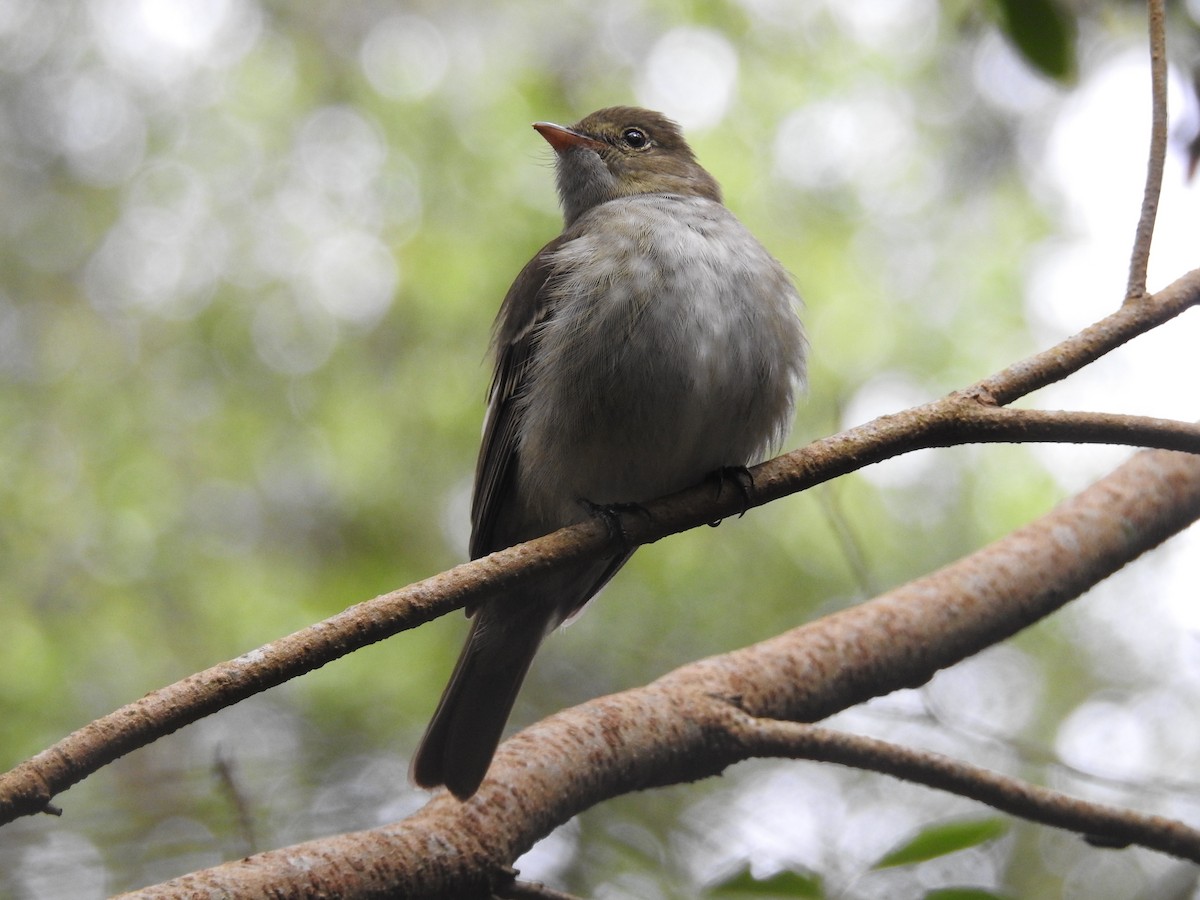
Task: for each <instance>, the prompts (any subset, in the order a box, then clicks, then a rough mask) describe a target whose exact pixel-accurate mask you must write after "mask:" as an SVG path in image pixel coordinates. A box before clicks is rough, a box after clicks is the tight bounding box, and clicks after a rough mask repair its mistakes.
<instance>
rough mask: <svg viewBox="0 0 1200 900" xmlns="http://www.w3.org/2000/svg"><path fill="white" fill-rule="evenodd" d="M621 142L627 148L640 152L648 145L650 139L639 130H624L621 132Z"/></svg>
mask: <svg viewBox="0 0 1200 900" xmlns="http://www.w3.org/2000/svg"><path fill="white" fill-rule="evenodd" d="M621 140H623V141H624V142H625V145H626V146H627V147H632V148H633V149H634V150H641V149H642V148H644V147H648V146H649V145H650V138H648V137H647V136H646V132H644V131H642V129H640V128H626V129H625V130H624V131H622V132H621Z"/></svg>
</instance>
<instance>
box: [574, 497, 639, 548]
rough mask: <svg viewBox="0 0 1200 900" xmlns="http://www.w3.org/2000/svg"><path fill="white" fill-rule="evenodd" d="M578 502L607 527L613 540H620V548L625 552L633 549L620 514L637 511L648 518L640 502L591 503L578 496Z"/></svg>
mask: <svg viewBox="0 0 1200 900" xmlns="http://www.w3.org/2000/svg"><path fill="white" fill-rule="evenodd" d="M579 502H580V504H581V505H582V506H583V507H584V508H585V509H587V511H588V512H589V513H591V514H592V515H593V516H595V517H596V518H598V519H600V520H601V521H602V522H603V523H604V527H605V528H607V529H608V536H609V537H610V538H612V539H613V540H614V541H618V542H620V544H621V549H622V550H623V551H625V552H629V551H631V550H633V549H634V545H633V543H632V542H631V541H630V540H629V534H628V532H626V531H625V525H624V524H623V523H622V521H621V516H622V515H623V514H624V513H637V514H638V515H640V516H645V517H646V518H647V519H649V518H650V513H649V511H648V510H647V509H646V507H644V506H642V504H640V503H593V502H592V501H591V500H587V499H585V498H583V497H580V498H579Z"/></svg>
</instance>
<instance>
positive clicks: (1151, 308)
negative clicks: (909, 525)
mask: <svg viewBox="0 0 1200 900" xmlns="http://www.w3.org/2000/svg"><path fill="white" fill-rule="evenodd" d="M1198 303H1200V270H1196V271H1193V272H1191V273H1189V274H1188V275H1186V276H1184V277H1183V278H1181V279H1179V280H1178V281H1176V282H1175V283H1174V284H1172V285H1170V286H1169V287H1167V288H1166V289H1164V290H1163V291H1160V292H1159V293H1158V294H1155V295H1154V296H1153V297H1148V298H1146V299H1145V300H1144V302H1141V303H1136V304H1126V305H1124V306H1123V307H1121V308H1120V309H1119V310H1117V311H1116V312H1114V313H1113V314H1112V315H1110V316H1108V317H1106V318H1105V319H1103V320H1102V321H1100V322H1098V323H1096V324H1095V325H1092V326H1089V327H1088V328H1086V329H1084V330H1083V331H1082V332H1080V333H1079V334H1078V335H1075V336H1073V337H1071V338H1068V339H1067V340H1065V341H1063V342H1062V343H1060V344H1058V345H1057V346H1056V347H1054V348H1052V349H1051V350H1047V351H1045V352H1043V353H1039V354H1037V355H1035V356H1033V357H1030V358H1029V359H1027V360H1025V361H1023V362H1021V363H1018V364H1016V365H1014V366H1010V367H1008V368H1007V369H1004V370H1003V371H1001V372H999V373H997V374H996V375H993V376H991V377H990V378H987V379H985V380H983V381H981V382H979V383H977V384H975V385H973V386H971V387H969V388H967V389H965V390H963V391H958V392H956V393H953V394H950V395H949V396H947V397H944V398H942V399H941V400H937V401H934V402H933V403H929V404H926V405H924V406H919V407H915V408H913V409H910V410H907V411H905V412H902V413H895V414H892V415H887V416H882V417H880V418H878V419H875V420H874V421H872V422H868V423H866V424H865V425H860V426H858V427H856V428H851V429H849V430H847V431H844V432H841V433H840V434H837V435H833V436H831V437H828V438H824V439H821V440H818V441H815V442H813V443H812V444H809V445H808V446H806V447H802V448H800V449H798V450H795V451H793V452H791V453H788V454H786V455H784V456H780V457H777V458H776V459H773V460H770V461H769V462H766V463H763V464H762V465H761V466H758V467H757V468H756V469H755V470H754V490H753V497H751V498H750V502H749V504H748V505H750V506H760V505H762V504H764V503H767V502H770V501H772V500H776V499H778V498H780V497H783V496H786V495H788V494H793V493H797V492H799V491H802V490H805V489H807V488H809V487H812V486H814V485H817V484H820V483H822V482H825V481H829V480H832V479H833V478H836V477H838V476H841V475H845V474H847V473H849V472H853V471H856V470H858V469H861V468H863V467H864V466H867V465H870V464H871V463H876V462H881V461H882V460H885V459H888V458H890V457H893V456H898V455H900V454H902V453H907V452H910V451H912V450H919V449H926V448H931V447H945V446H950V445H953V444H961V443H971V442H999V441H1009V442H1019V441H1025V440H1071V441H1088V442H1094V441H1101V440H1111V441H1115V442H1120V443H1126V442H1129V443H1133V444H1135V445H1140V446H1151V447H1161V448H1174V449H1182V450H1189V451H1191V452H1200V426H1197V425H1194V424H1188V423H1171V422H1168V421H1166V420H1159V419H1147V418H1139V417H1119V416H1118V417H1113V416H1106V415H1101V414H1086V413H1037V412H1032V411H1027V410H998V409H997V407H998V406H1001V405H1003V404H1005V403H1008V402H1011V401H1012V400H1014V399H1016V398H1018V397H1021V396H1024V395H1025V394H1027V393H1029V392H1030V391H1033V390H1036V389H1037V388H1038V387H1042V386H1044V385H1046V384H1050V383H1052V382H1054V381H1057V380H1060V379H1061V378H1064V377H1066V376H1067V375H1068V374H1070V373H1071V372H1074V371H1077V370H1078V369H1080V368H1082V367H1083V366H1085V365H1087V364H1088V363H1090V362H1092V361H1094V360H1095V359H1097V358H1099V357H1100V356H1102V355H1104V354H1105V353H1108V352H1110V351H1111V350H1113V349H1115V348H1116V347H1118V346H1120V345H1121V344H1123V343H1125V342H1127V341H1129V340H1131V339H1132V338H1134V337H1136V336H1137V335H1139V334H1142V333H1144V332H1145V331H1148V330H1150V329H1152V328H1154V327H1155V326H1157V325H1160V324H1163V323H1164V322H1167V321H1169V320H1170V319H1172V318H1174V317H1175V316H1177V315H1179V314H1181V313H1182V312H1184V311H1185V310H1187V309H1188V308H1190V307H1192V306H1194V305H1197V304H1198ZM746 505H747V503H746V500H745V498H743V497H741V496H740V495H737V493H736V492H733V491H725V492H723V493H722V494H718V495H717V496H715V497H714V495H713V492H712V490H711V489H710V488H709V487H707V486H703V485H701V486H697V487H695V488H691V489H689V490H686V491H681V492H679V493H677V494H674V495H672V496H670V497H667V498H663V499H661V500H658V501H655V502H653V503H648V504H646V507H645V508H646V511H647V512H648V513H649V515H648V516H633V517H629V519H628V521H627V522H626V523H625V529H624V530H625V537H626V539H627V540H628V541H629V542H631V543H632V544H635V545H636V544H644V543H651V542H653V541H657V540H659V539H661V538H663V537H666V536H667V535H669V534H674V533H677V532H680V531H685V530H687V529H689V528H695V527H697V526H700V525H704V524H707V523H709V522H712V521H714V520H716V519H720V518H725V517H728V516H732V515H737V514H739V513H741V512H742V511H744V508H745V506H746ZM615 550H616V548H615V546H614V539H613V537H612V536H611V535H610V534H609V533H608V529H607V528H605V527H604V526H603V525H602V524H600V523H597V522H594V521H589V522H584V523H582V524H579V525H575V526H571V527H569V528H564V529H562V530H561V531H558V532H555V533H554V534H552V535H548V536H546V537H543V538H539V539H537V540H535V541H530V542H528V543H526V544H520V545H518V546H516V547H511V548H509V549H507V550H502V551H500V552H498V553H493V554H492V555H491V556H488V557H485V558H483V559H480V560H475V561H474V562H471V563H466V564H464V565H461V566H457V567H455V568H453V569H451V570H449V571H447V572H444V573H442V574H440V575H436V576H434V577H432V578H428V579H426V580H424V581H421V582H418V583H416V584H413V585H410V586H409V587H406V588H402V589H400V590H397V591H392V592H391V593H388V594H384V595H382V596H380V597H376V598H375V599H374V600H370V601H367V602H364V603H360V604H357V605H355V606H352V607H350V608H349V609H347V610H345V611H344V612H342V613H339V614H338V615H336V616H333V617H331V618H329V619H326V620H325V621H323V622H319V623H317V624H316V625H313V626H311V627H309V628H305V629H303V630H301V631H298V632H296V633H294V634H291V635H289V636H287V637H284V638H280V639H279V640H276V641H272V642H271V643H269V644H266V645H264V646H262V647H260V648H258V649H257V650H253V651H251V652H249V653H246V654H244V655H242V656H240V657H238V658H237V659H234V660H230V661H228V662H225V663H221V664H219V665H216V666H213V667H212V668H210V669H206V670H205V671H203V672H199V673H197V674H195V675H192V676H189V677H188V678H185V679H183V680H182V681H179V682H176V683H175V684H173V685H170V686H168V687H164V688H161V689H159V690H157V691H153V692H151V693H150V694H147V695H146V696H145V697H143V698H142V699H140V700H138V701H136V702H134V703H131V704H129V705H127V706H124V707H122V708H121V709H118V710H116V711H115V712H113V713H110V714H108V715H107V716H103V717H101V718H100V719H97V720H96V721H94V722H92V723H91V724H89V725H86V726H84V727H83V728H81V729H79V730H78V731H76V732H74V733H72V734H71V735H69V736H67V737H66V738H64V739H63V740H61V741H59V742H58V743H56V744H55V745H53V746H52V747H50V748H48V749H46V750H44V751H42V752H41V753H39V754H37V755H36V756H34V757H32V758H31V759H29V760H27V761H25V762H24V763H21V764H20V765H18V766H17V767H15V768H14V769H12V770H11V771H9V772H7V773H5V774H3V775H0V824H3V823H5V822H9V821H12V820H13V819H16V818H19V817H20V816H24V815H32V814H36V813H39V812H48V811H51V809H52V808H51V806H50V801H51V799H52V798H53V797H54V796H55V795H56V794H58V793H60V792H62V791H63V790H66V789H67V788H68V787H70V786H71V785H73V784H75V783H77V782H79V781H81V780H82V779H84V778H86V777H87V776H88V775H90V774H91V773H92V772H95V771H96V770H98V769H99V768H101V767H102V766H104V765H107V764H108V763H110V762H112V761H113V760H115V759H117V758H119V757H121V756H123V755H125V754H126V753H129V752H130V751H132V750H135V749H137V748H139V747H143V746H145V745H147V744H149V743H151V742H152V741H154V740H156V739H157V738H159V737H161V736H163V735H166V734H170V733H171V732H173V731H176V730H178V729H179V728H182V727H184V726H185V725H188V724H191V723H192V722H195V721H197V720H198V719H201V718H203V717H204V716H207V715H209V714H211V713H213V712H216V711H217V710H219V709H224V708H225V707H227V706H232V705H233V704H235V703H237V702H240V701H241V700H244V699H246V698H247V697H251V696H253V695H254V694H257V693H260V692H262V691H264V690H267V689H269V688H272V687H275V686H277V685H279V684H282V683H283V682H285V681H287V680H289V679H292V678H296V677H298V676H300V675H303V674H304V673H306V672H310V671H312V670H314V669H317V668H320V667H321V666H323V665H325V664H326V663H328V662H331V661H333V660H335V659H338V658H340V657H342V656H345V655H346V654H348V653H351V652H353V651H355V650H358V649H361V648H362V647H364V646H367V645H369V644H372V643H375V642H376V641H381V640H383V639H385V638H388V637H391V636H392V635H394V634H397V633H399V632H401V631H405V630H407V629H410V628H415V627H417V626H418V625H421V624H424V623H425V622H428V621H430V620H431V619H434V618H437V617H438V616H441V615H444V614H446V613H447V612H450V611H452V610H454V609H457V608H460V607H462V606H464V605H466V604H468V603H471V602H475V601H478V600H480V599H483V598H485V597H487V596H490V595H492V594H495V593H498V592H500V591H502V590H505V589H506V588H508V587H511V586H512V585H514V584H518V583H520V582H523V581H527V580H531V579H534V578H536V577H538V576H539V575H541V574H543V573H545V572H547V571H549V570H551V569H553V568H555V567H558V566H562V565H569V564H571V563H574V562H577V561H579V560H582V559H585V558H594V557H597V556H600V555H602V554H604V553H606V552H607V553H612V552H615Z"/></svg>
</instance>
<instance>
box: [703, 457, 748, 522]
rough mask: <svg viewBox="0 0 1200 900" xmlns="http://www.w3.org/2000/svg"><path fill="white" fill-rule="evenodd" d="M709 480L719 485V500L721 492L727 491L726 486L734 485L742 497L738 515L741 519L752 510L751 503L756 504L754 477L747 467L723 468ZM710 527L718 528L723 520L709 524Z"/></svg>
mask: <svg viewBox="0 0 1200 900" xmlns="http://www.w3.org/2000/svg"><path fill="white" fill-rule="evenodd" d="M709 478H711V479H712V480H713V481H715V482H716V483H717V499H718V500H720V499H721V492H722V491H723V490H725V485H727V484H729V485H732V486H733V487H734V488H735V489H736V490H737V492H738V493H739V494H741V496H742V511H741V512H740V513H738V518H739V519H740V518H741V517H742V516H744V515H745V514H746V513H747V512H748V511H749V509H750V505H751V503H753V502H754V476H753V475H751V474H750V470H749V469H747V468H746V467H745V466H721V468H719V469H717V470H716V471H715V472H713V473H712V474H711V475H710V476H709ZM708 524H709V527H711V528H716V527H717V526H718V525H720V524H721V520H720V519H717V521H715V522H709V523H708Z"/></svg>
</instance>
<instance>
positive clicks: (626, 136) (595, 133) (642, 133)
mask: <svg viewBox="0 0 1200 900" xmlns="http://www.w3.org/2000/svg"><path fill="white" fill-rule="evenodd" d="M533 127H534V128H536V129H537V131H538V133H539V134H540V135H541V136H542V137H544V138H545V139H546V141H547V142H548V143H549V144H550V146H551V147H553V148H554V152H555V153H556V154H557V157H558V159H557V163H558V194H559V198H560V199H561V201H562V206H563V217H564V218H565V219H566V224H567V225H568V226H569V225H570V224H571V223H572V222H574V221H575V220H576V219H577V218H578V217H579V216H580V215H582V214H583V213H585V212H587V211H588V210H589V209H591V208H592V207H593V206H597V205H599V204H601V203H606V202H607V201H609V200H616V199H617V198H619V197H630V196H633V195H636V194H683V195H689V196H698V197H707V198H709V199H710V200H716V201H717V202H720V200H721V188H720V187H719V186H718V185H717V182H716V180H715V179H714V178H713V177H712V176H711V175H709V174H708V172H706V171H704V169H703V168H702V167H701V166H700V164H699V163H698V162H696V157H695V155H694V154H693V153H692V148H691V147H689V146H688V145H687V141H685V140H684V139H683V133H682V132H681V131H680V130H679V126H678V125H676V124H675V123H674V122H672V121H671V120H670V119H668V118H667V117H666V116H664V115H663V114H662V113H657V112H652V111H651V110H648V109H638V108H636V107H632V106H612V107H608V108H607V109H601V110H598V111H596V112H594V113H592V114H591V115H590V116H587V117H586V118H584V119H581V120H580V121H578V122H576V123H575V124H574V125H572V126H570V127H569V128H568V127H564V126H562V125H554V124H551V123H550V122H535V123H534V125H533Z"/></svg>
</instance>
